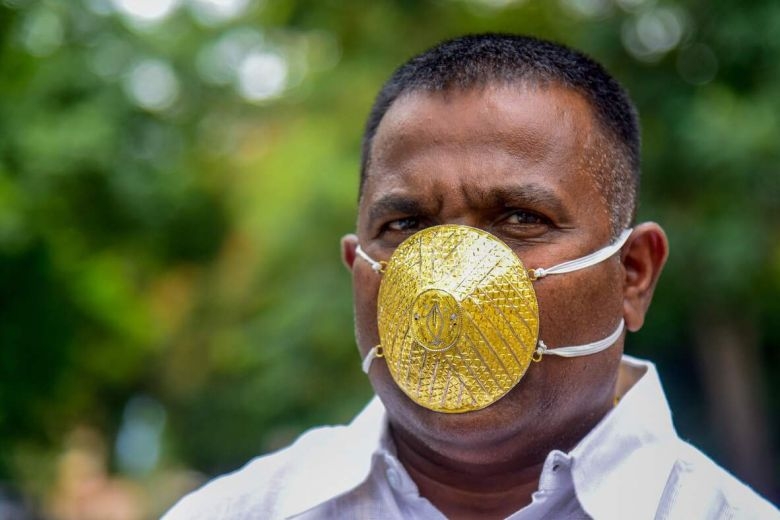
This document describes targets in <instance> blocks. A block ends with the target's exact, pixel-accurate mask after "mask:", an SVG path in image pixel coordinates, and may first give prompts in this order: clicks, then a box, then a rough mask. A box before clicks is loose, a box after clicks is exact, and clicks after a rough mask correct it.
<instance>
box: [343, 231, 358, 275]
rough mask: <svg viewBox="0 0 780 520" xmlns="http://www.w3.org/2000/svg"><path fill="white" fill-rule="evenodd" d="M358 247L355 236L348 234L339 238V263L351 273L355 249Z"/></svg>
mask: <svg viewBox="0 0 780 520" xmlns="http://www.w3.org/2000/svg"><path fill="white" fill-rule="evenodd" d="M357 246H358V237H357V235H355V234H353V233H350V234H349V235H344V236H343V237H341V261H342V262H344V265H345V266H347V269H349V270H350V271H352V266H353V265H354V264H355V249H357Z"/></svg>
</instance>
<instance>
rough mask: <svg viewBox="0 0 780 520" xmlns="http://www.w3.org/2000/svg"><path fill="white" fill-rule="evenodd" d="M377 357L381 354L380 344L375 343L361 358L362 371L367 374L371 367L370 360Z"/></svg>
mask: <svg viewBox="0 0 780 520" xmlns="http://www.w3.org/2000/svg"><path fill="white" fill-rule="evenodd" d="M378 357H383V356H382V345H377V346H376V347H374V348H372V349H371V350H369V351H368V354H366V357H365V358H363V363H362V364H361V366H362V367H363V372H365V373H366V374H368V371H369V369H370V368H371V362H372V361H374V360H375V359H376V358H378Z"/></svg>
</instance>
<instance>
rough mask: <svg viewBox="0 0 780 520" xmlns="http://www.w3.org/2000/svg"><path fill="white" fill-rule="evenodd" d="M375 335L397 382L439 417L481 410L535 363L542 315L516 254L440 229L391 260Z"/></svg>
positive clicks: (473, 232)
mask: <svg viewBox="0 0 780 520" xmlns="http://www.w3.org/2000/svg"><path fill="white" fill-rule="evenodd" d="M378 322H379V323H378V324H379V335H380V340H381V343H382V346H383V350H384V356H385V359H386V360H387V365H388V368H389V370H390V373H391V375H392V376H393V379H394V380H395V381H396V383H397V384H398V385H399V386H400V387H401V389H402V390H403V391H404V392H405V393H406V394H407V395H408V396H409V397H410V398H411V399H412V400H414V401H415V402H417V403H418V404H420V405H421V406H424V407H426V408H429V409H432V410H436V411H441V412H450V413H455V412H466V411H471V410H478V409H480V408H484V407H486V406H488V405H490V404H492V403H494V402H495V401H497V400H498V399H500V398H501V397H502V396H503V395H505V394H506V393H507V392H508V391H509V390H510V389H511V388H512V387H514V386H515V385H516V384H517V382H518V381H519V380H520V378H522V377H523V375H524V374H525V371H526V370H527V368H528V365H529V364H530V362H531V355H532V354H533V351H534V349H535V347H536V341H537V337H538V331H539V310H538V305H537V301H536V295H535V293H534V290H533V287H532V285H531V281H530V280H529V279H528V276H527V274H526V270H525V269H524V268H523V265H522V263H521V262H520V261H519V259H518V258H517V256H516V255H515V254H514V252H513V251H512V250H511V249H510V248H509V247H507V246H506V245H505V244H504V243H503V242H501V241H500V240H498V239H497V238H495V237H494V236H492V235H490V234H489V233H486V232H484V231H481V230H479V229H475V228H469V227H465V226H457V225H445V226H436V227H432V228H428V229H425V230H423V231H420V232H419V233H416V234H415V235H413V236H411V237H409V239H407V240H406V241H404V242H403V243H402V244H401V245H400V246H399V247H398V248H397V249H396V251H395V253H393V256H392V257H391V259H390V261H389V262H388V265H387V270H386V271H385V274H384V278H383V281H382V284H381V286H380V290H379V305H378Z"/></svg>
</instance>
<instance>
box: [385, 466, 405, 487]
mask: <svg viewBox="0 0 780 520" xmlns="http://www.w3.org/2000/svg"><path fill="white" fill-rule="evenodd" d="M386 474H387V481H388V482H389V483H390V486H391V487H392V488H393V489H395V490H396V491H399V490H400V488H401V476H400V475H399V474H398V472H397V471H396V470H394V469H392V468H391V469H388V470H387V473H386Z"/></svg>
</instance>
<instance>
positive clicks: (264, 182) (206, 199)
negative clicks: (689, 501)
mask: <svg viewBox="0 0 780 520" xmlns="http://www.w3.org/2000/svg"><path fill="white" fill-rule="evenodd" d="M488 30H490V31H510V32H523V33H530V34H534V35H539V36H543V37H547V38H552V39H555V40H558V41H561V42H563V43H567V44H570V45H572V46H574V47H577V48H579V49H581V50H584V51H586V52H587V53H589V54H591V55H592V56H594V57H595V58H597V59H598V60H600V61H601V62H603V63H604V64H605V65H606V66H607V67H608V68H609V69H610V70H611V71H612V72H613V73H614V74H615V75H616V76H617V77H618V79H619V80H620V81H621V82H623V83H624V84H625V85H626V86H627V88H628V89H629V91H630V92H631V94H632V96H633V98H634V99H635V101H636V103H637V104H638V106H639V109H640V113H641V116H642V128H643V135H644V149H643V161H644V163H643V164H644V179H643V190H642V205H641V208H640V217H641V219H653V220H657V221H659V222H661V223H662V225H664V227H665V228H666V230H667V232H668V233H669V236H670V240H671V259H670V262H669V265H668V267H667V270H666V273H665V275H664V277H663V278H662V281H661V285H660V287H659V289H658V292H657V296H656V301H655V303H654V305H653V308H652V310H651V313H650V316H649V320H648V323H647V324H646V326H645V328H644V329H643V330H642V331H641V332H640V333H638V334H634V335H631V336H630V337H629V339H628V347H627V352H628V353H630V354H634V355H639V356H646V357H650V358H652V359H654V360H656V361H657V363H658V365H659V368H660V372H661V377H662V380H663V381H664V382H665V384H666V386H667V390H668V393H669V397H670V400H671V403H672V408H673V410H674V411H675V420H676V424H677V426H678V428H679V430H680V432H681V434H682V436H683V437H685V438H688V439H691V440H692V442H694V443H695V444H696V445H698V446H700V447H702V448H703V449H704V450H705V451H707V452H708V453H709V454H711V455H712V456H713V457H714V458H715V459H716V460H717V461H719V462H720V463H721V464H723V465H724V466H726V467H727V468H729V469H730V470H732V471H733V472H735V473H736V474H737V475H739V476H740V477H741V478H743V479H745V480H746V481H747V482H749V483H750V484H751V485H753V486H754V487H756V488H757V489H758V490H760V491H761V492H762V493H764V494H765V495H767V496H769V497H770V499H772V500H777V499H778V498H780V489H779V488H778V467H780V458H778V449H779V446H780V438H779V430H780V429H779V428H778V417H780V378H779V377H778V376H779V375H780V354H778V352H779V351H778V346H779V345H780V327H778V326H777V323H778V316H780V302H779V301H778V300H779V298H778V295H779V294H780V218H778V217H780V181H779V179H780V171H779V170H780V38H778V35H780V3H778V2H776V1H774V0H765V1H754V2H738V1H737V0H717V1H715V0H713V1H709V2H708V1H703V0H700V1H696V0H690V1H685V2H683V1H664V0H560V1H557V0H556V1H534V0H526V1H516V0H515V1H512V0H437V1H434V0H428V1H413V0H396V1H390V0H380V1H372V2H361V1H336V0H318V1H314V0H265V1H260V0H72V1H67V2H62V1H56V0H43V1H33V0H0V506H2V505H3V504H5V507H7V509H6V510H7V511H11V510H13V509H14V508H15V510H17V511H22V510H26V511H28V512H29V511H34V512H35V513H36V514H38V515H40V516H44V517H52V518H60V519H76V518H127V519H133V518H152V517H155V516H157V515H159V514H160V513H161V512H162V511H163V510H165V509H166V508H167V507H169V506H170V505H171V503H172V502H173V501H174V500H175V499H176V498H177V497H178V496H180V495H181V494H182V493H184V492H185V491H186V490H188V489H190V488H191V487H192V486H195V485H197V484H198V483H199V482H201V481H202V479H204V478H206V477H208V476H211V475H214V474H217V473H219V472H223V471H226V470H230V469H233V468H236V467H237V466H239V465H240V464H242V463H243V462H244V461H246V460H247V459H249V458H250V457H252V456H253V455H256V454H260V453H264V452H267V451H269V450H272V449H275V448H278V447H280V446H283V445H285V444H287V443H288V442H290V440H291V439H293V438H294V437H295V436H296V435H297V434H298V433H299V432H301V431H302V430H303V429H305V428H307V427H309V426H311V425H314V424H322V423H334V422H343V421H347V420H348V419H349V418H351V417H352V416H353V414H354V413H355V412H356V411H357V410H359V409H360V407H361V406H362V405H363V404H364V403H365V402H366V401H367V399H368V398H369V395H370V389H369V387H368V384H367V382H366V381H365V379H364V376H363V374H362V372H361V371H360V368H359V359H358V356H357V355H356V351H355V347H354V340H353V336H352V330H353V327H352V318H351V312H352V310H351V299H350V298H351V296H350V295H351V290H350V284H349V278H348V276H347V273H346V271H345V270H344V269H343V268H342V266H341V264H340V261H339V248H338V240H339V238H340V236H341V235H343V234H344V233H347V232H349V231H351V230H352V228H353V224H354V218H355V209H356V186H357V172H358V160H359V144H360V138H361V131H362V126H363V121H364V118H365V117H366V115H367V113H368V110H369V107H370V104H371V102H372V98H373V96H374V95H375V93H376V92H377V90H378V89H379V87H380V86H381V84H382V82H383V81H384V80H385V79H386V78H387V76H388V75H389V74H390V73H391V71H392V70H393V69H394V68H395V67H396V66H397V65H399V64H400V63H401V62H403V61H404V60H405V59H407V58H408V57H410V56H411V55H412V54H414V53H417V52H419V51H421V50H423V49H424V48H427V47H429V46H431V45H432V44H434V43H436V42H437V41H439V40H441V39H443V38H446V37H450V36H454V35H458V34H462V33H466V32H482V31H488ZM0 508H1V507H0Z"/></svg>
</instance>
